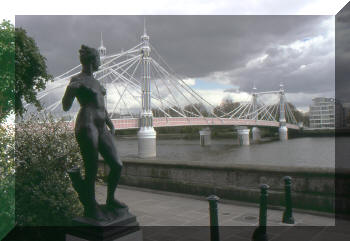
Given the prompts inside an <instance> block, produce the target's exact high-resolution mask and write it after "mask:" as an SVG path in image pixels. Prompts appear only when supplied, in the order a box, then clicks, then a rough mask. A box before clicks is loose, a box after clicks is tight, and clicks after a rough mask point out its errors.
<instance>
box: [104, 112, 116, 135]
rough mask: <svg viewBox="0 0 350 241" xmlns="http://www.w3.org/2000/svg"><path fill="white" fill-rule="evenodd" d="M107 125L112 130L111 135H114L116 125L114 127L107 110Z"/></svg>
mask: <svg viewBox="0 0 350 241" xmlns="http://www.w3.org/2000/svg"><path fill="white" fill-rule="evenodd" d="M106 125H107V126H108V127H109V129H110V130H111V133H112V134H114V133H115V128H114V125H113V122H112V120H111V118H109V116H108V112H107V110H106Z"/></svg>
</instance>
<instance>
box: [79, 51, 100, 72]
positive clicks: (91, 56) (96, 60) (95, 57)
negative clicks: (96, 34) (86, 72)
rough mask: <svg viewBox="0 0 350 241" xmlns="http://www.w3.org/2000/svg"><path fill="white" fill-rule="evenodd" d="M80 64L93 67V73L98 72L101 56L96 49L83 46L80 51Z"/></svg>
mask: <svg viewBox="0 0 350 241" xmlns="http://www.w3.org/2000/svg"><path fill="white" fill-rule="evenodd" d="M79 53H80V63H81V64H82V65H89V64H91V65H92V69H93V71H96V70H98V67H99V66H100V55H99V54H98V52H97V50H96V49H94V48H90V47H88V46H86V45H82V46H81V48H80V50H79Z"/></svg>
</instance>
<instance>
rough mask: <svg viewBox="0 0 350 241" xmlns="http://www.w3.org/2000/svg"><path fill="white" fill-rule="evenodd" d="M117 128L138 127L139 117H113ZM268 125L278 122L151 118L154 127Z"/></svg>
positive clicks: (202, 118) (293, 127) (288, 126)
mask: <svg viewBox="0 0 350 241" xmlns="http://www.w3.org/2000/svg"><path fill="white" fill-rule="evenodd" d="M112 122H113V124H114V126H115V128H116V129H117V130H122V129H137V128H139V119H138V118H132V119H113V120H112ZM217 125H230V126H239V125H242V126H270V127H279V126H280V123H279V122H277V121H266V120H251V119H228V118H212V117H208V118H207V117H187V118H184V117H169V118H167V117H155V118H153V126H154V127H168V126H169V127H170V126H217ZM287 128H290V129H299V126H297V125H294V124H288V123H287Z"/></svg>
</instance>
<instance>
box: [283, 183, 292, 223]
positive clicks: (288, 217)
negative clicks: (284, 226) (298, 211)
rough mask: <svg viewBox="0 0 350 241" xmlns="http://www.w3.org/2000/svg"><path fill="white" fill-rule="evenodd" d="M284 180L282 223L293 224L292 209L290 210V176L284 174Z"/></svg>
mask: <svg viewBox="0 0 350 241" xmlns="http://www.w3.org/2000/svg"><path fill="white" fill-rule="evenodd" d="M283 180H284V192H285V202H286V209H285V210H284V213H283V219H282V222H283V223H289V224H294V217H293V210H292V193H291V185H292V178H291V177H289V176H285V177H284V178H283Z"/></svg>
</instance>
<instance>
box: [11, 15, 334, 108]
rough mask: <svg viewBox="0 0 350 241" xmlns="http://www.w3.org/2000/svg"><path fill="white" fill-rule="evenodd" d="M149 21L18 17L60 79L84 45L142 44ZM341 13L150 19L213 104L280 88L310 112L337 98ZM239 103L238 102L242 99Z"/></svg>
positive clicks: (166, 52)
mask: <svg viewBox="0 0 350 241" xmlns="http://www.w3.org/2000/svg"><path fill="white" fill-rule="evenodd" d="M143 21H144V16H22V15H17V16H16V26H17V27H23V28H24V29H26V30H27V32H28V35H30V36H31V37H33V38H34V39H35V40H36V42H37V44H38V46H39V48H40V51H41V53H42V54H43V55H44V56H45V57H46V58H47V65H48V69H49V72H50V73H51V74H53V75H54V76H57V75H59V74H61V73H63V72H65V71H67V70H68V69H70V68H72V67H74V66H76V65H77V64H79V60H78V55H77V53H78V52H77V51H78V49H79V47H80V45H81V44H87V45H89V46H92V47H98V46H99V43H100V33H101V32H102V33H103V40H104V45H105V46H106V47H107V51H108V54H113V53H117V52H119V51H120V50H122V49H124V50H125V49H129V48H131V47H133V46H135V45H136V44H138V43H139V42H140V36H141V34H142V32H143ZM334 21H335V18H334V16H146V25H147V33H148V34H149V35H150V41H151V44H152V45H153V46H154V47H155V48H156V49H157V51H158V52H159V53H160V55H161V56H162V57H163V58H164V59H165V60H166V61H167V63H168V64H169V65H170V66H171V67H172V68H173V69H174V71H175V72H176V73H177V74H179V75H181V76H184V77H186V78H190V79H191V81H190V82H191V84H192V85H193V86H192V87H193V88H195V89H197V90H198V91H199V92H200V93H201V94H202V95H204V96H203V97H205V98H207V99H208V100H210V101H211V102H213V101H214V102H216V103H214V104H217V103H220V102H221V99H222V98H223V97H227V96H228V95H230V92H233V93H234V95H237V91H240V92H250V91H251V89H252V87H253V85H254V84H255V86H256V87H257V89H258V91H267V90H277V89H278V88H279V84H280V83H281V82H283V83H284V85H285V88H286V91H287V93H288V95H287V98H288V100H289V101H290V102H292V103H293V104H295V105H296V106H297V107H298V108H300V109H303V110H307V108H308V105H309V104H310V103H311V99H312V98H313V97H316V96H326V97H333V96H334V71H335V66H334V60H335V46H334V42H335V31H334V29H335V26H334ZM235 98H236V97H235Z"/></svg>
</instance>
